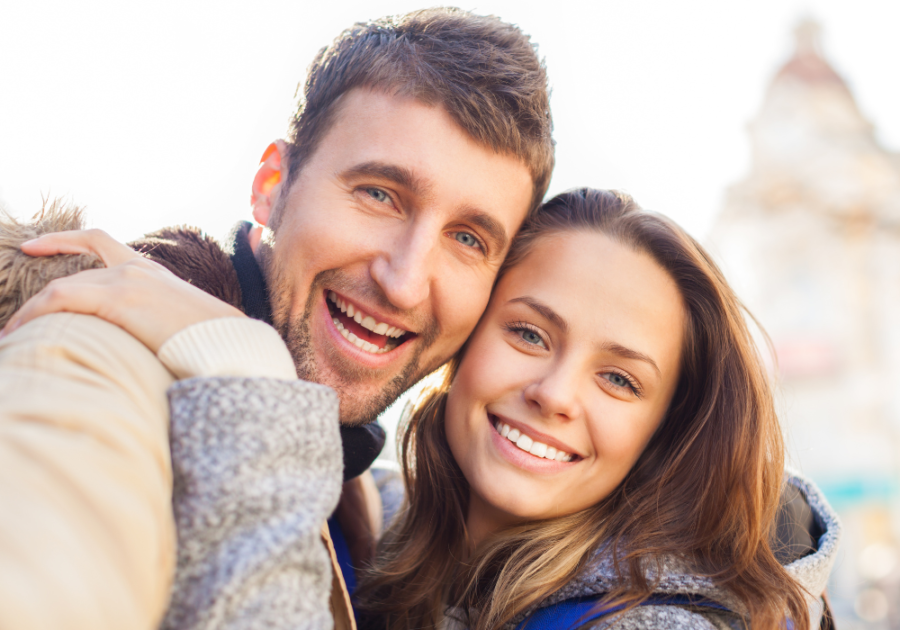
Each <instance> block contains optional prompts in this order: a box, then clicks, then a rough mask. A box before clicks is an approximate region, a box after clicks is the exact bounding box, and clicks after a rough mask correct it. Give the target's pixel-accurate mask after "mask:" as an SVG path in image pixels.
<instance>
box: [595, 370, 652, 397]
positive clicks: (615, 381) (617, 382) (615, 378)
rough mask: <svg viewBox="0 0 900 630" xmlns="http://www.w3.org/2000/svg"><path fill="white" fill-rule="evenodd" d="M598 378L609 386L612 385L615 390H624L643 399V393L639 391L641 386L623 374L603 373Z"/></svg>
mask: <svg viewBox="0 0 900 630" xmlns="http://www.w3.org/2000/svg"><path fill="white" fill-rule="evenodd" d="M600 376H601V377H602V378H605V379H606V380H607V381H609V383H610V385H612V386H613V387H615V388H616V389H625V390H628V391H629V392H631V393H632V394H634V395H635V396H637V397H638V398H643V391H642V390H641V386H640V385H638V384H637V382H635V381H633V380H631V379H630V378H628V377H627V376H625V375H624V374H619V373H618V372H604V373H603V374H601V375H600Z"/></svg>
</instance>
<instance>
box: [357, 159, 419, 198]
mask: <svg viewBox="0 0 900 630" xmlns="http://www.w3.org/2000/svg"><path fill="white" fill-rule="evenodd" d="M358 177H375V178H378V179H384V180H387V181H390V182H394V183H395V184H397V185H399V186H402V187H404V188H406V189H407V190H409V191H410V192H411V193H413V194H414V195H420V196H421V195H425V194H427V193H428V192H429V190H430V189H431V185H430V184H428V183H427V182H425V181H423V180H422V178H421V177H417V176H416V175H415V173H413V172H412V171H411V170H410V169H408V168H406V167H405V166H398V165H396V164H389V163H387V162H377V161H373V162H363V163H362V164H356V165H355V166H351V167H350V168H348V169H347V170H345V171H344V172H342V173H341V178H343V179H354V178H358Z"/></svg>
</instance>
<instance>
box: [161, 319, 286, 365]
mask: <svg viewBox="0 0 900 630" xmlns="http://www.w3.org/2000/svg"><path fill="white" fill-rule="evenodd" d="M157 356H158V357H159V360H160V361H162V363H163V365H165V366H166V368H168V369H169V371H170V372H172V373H173V374H174V375H175V376H176V378H178V379H185V378H192V377H196V376H201V377H212V376H239V377H268V378H277V379H284V380H294V379H296V378H297V371H296V368H295V367H294V361H293V359H292V358H291V354H290V352H288V349H287V347H286V346H285V345H284V341H282V339H281V336H279V334H278V333H277V332H276V331H275V329H274V328H272V327H271V326H269V325H268V324H266V323H264V322H261V321H259V320H256V319H250V318H249V317H221V318H218V319H210V320H207V321H205V322H200V323H199V324H194V325H192V326H188V327H187V328H185V329H184V330H182V331H180V332H178V333H176V334H175V335H173V336H172V337H170V338H169V339H168V340H167V341H166V342H165V343H164V344H163V345H162V347H161V348H160V349H159V352H158V353H157Z"/></svg>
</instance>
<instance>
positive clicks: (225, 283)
mask: <svg viewBox="0 0 900 630" xmlns="http://www.w3.org/2000/svg"><path fill="white" fill-rule="evenodd" d="M128 245H129V246H130V247H131V248H132V249H134V250H135V251H138V252H140V253H141V254H143V255H144V256H146V257H147V258H149V259H150V260H152V261H154V262H157V263H159V264H161V265H162V266H163V267H165V268H166V269H168V270H169V271H171V272H172V273H174V274H175V275H176V276H178V277H179V278H181V279H182V280H185V281H187V282H190V283H191V284H193V285H194V286H196V287H197V288H199V289H203V290H204V291H206V292H207V293H209V294H210V295H212V296H214V297H217V298H219V299H220V300H222V301H223V302H227V303H228V304H230V305H231V306H234V307H235V308H238V309H240V308H241V287H240V283H239V281H238V276H237V272H236V271H235V269H234V265H233V264H232V262H231V256H230V255H229V254H228V252H227V251H226V250H225V248H223V247H222V245H221V244H220V243H219V242H218V241H217V240H216V239H214V238H213V237H211V236H210V235H208V234H206V233H205V232H203V231H202V230H200V229H199V228H196V227H189V226H176V227H168V228H163V229H161V230H158V231H156V232H152V233H150V234H147V235H145V236H144V237H143V238H141V239H138V240H136V241H133V242H131V243H129V244H128Z"/></svg>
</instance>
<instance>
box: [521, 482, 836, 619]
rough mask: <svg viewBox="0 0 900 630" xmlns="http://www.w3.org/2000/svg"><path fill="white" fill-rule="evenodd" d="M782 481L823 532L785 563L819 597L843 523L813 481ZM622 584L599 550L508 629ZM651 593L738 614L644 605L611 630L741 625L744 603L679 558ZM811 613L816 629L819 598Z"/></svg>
mask: <svg viewBox="0 0 900 630" xmlns="http://www.w3.org/2000/svg"><path fill="white" fill-rule="evenodd" d="M785 480H786V482H787V484H788V485H789V486H793V487H794V488H796V489H797V490H798V491H799V492H800V493H801V494H802V495H803V496H804V497H805V498H806V501H807V502H808V503H809V506H810V508H811V509H812V512H813V518H814V519H815V521H816V524H817V525H818V526H819V527H820V529H821V531H822V532H823V534H822V535H821V536H820V537H819V539H818V544H817V546H816V550H815V551H814V552H812V553H810V554H809V555H806V556H804V557H802V558H800V559H798V560H794V561H793V562H791V563H789V564H787V565H786V569H787V571H788V573H790V574H791V575H792V576H793V577H794V578H795V579H796V580H797V581H798V582H799V583H800V584H801V585H802V586H803V587H804V588H805V589H806V590H807V591H809V592H810V593H812V594H814V595H815V596H818V595H819V594H821V593H822V592H823V591H824V590H825V585H826V583H827V582H828V576H829V574H830V573H831V568H832V566H833V565H834V561H835V557H836V554H837V548H838V543H839V542H840V538H841V524H840V521H839V520H838V517H837V514H836V513H835V512H834V510H833V509H832V508H831V506H830V505H828V502H827V501H826V500H825V496H824V495H823V494H822V492H821V491H820V490H819V489H818V488H817V487H816V485H815V484H814V483H813V482H812V481H811V480H809V479H807V478H805V477H803V476H802V475H800V474H799V473H796V472H794V471H788V472H786V473H785ZM620 583H621V578H619V577H617V575H616V572H615V570H614V568H613V565H612V559H611V556H610V554H609V552H608V551H601V552H599V553H598V554H597V557H596V559H595V560H594V561H593V562H592V564H591V565H589V567H588V569H587V570H586V571H585V572H583V573H582V575H581V576H579V577H578V578H576V579H575V580H573V581H572V582H571V583H569V584H568V585H566V586H565V587H564V588H562V589H561V590H559V591H557V592H556V593H554V594H553V595H552V596H551V597H548V598H547V599H545V600H544V601H543V602H541V603H540V605H538V606H536V607H534V608H533V609H531V610H530V611H528V613H526V614H523V615H521V616H519V617H518V618H517V619H516V620H514V622H513V623H511V624H510V625H509V626H508V627H509V628H514V627H515V626H516V625H518V623H519V622H521V620H522V619H524V618H525V617H526V616H527V615H530V614H531V613H532V612H534V610H537V609H539V608H544V607H546V606H549V605H551V604H555V603H557V602H560V601H564V600H567V599H572V598H576V597H585V596H590V595H597V596H600V595H602V594H604V593H606V592H609V590H610V589H612V588H613V587H615V586H617V585H619V584H620ZM655 592H656V593H658V594H660V595H694V596H702V597H705V598H708V599H711V600H713V601H715V602H717V603H719V604H721V605H723V606H725V607H726V608H728V609H729V610H732V611H734V612H735V613H738V614H728V613H718V612H703V613H699V612H695V611H692V610H688V609H686V608H682V607H677V606H642V607H639V608H637V609H634V610H632V611H629V612H628V613H626V614H624V615H620V616H618V617H617V618H616V619H615V621H614V627H616V628H622V629H623V630H625V629H630V628H731V627H743V626H742V624H741V620H740V617H739V614H742V613H744V612H745V611H746V609H745V607H744V606H743V604H742V603H741V602H740V601H738V600H737V599H736V598H735V597H734V596H733V595H732V594H731V593H729V592H728V591H726V590H724V589H722V588H719V587H717V586H716V585H715V584H714V583H713V581H712V580H711V579H709V578H707V577H704V576H699V575H696V574H694V573H692V572H691V570H690V569H689V567H688V566H687V564H686V563H685V562H683V561H681V560H678V559H674V558H670V559H666V560H665V561H664V562H663V564H662V577H661V578H660V580H659V583H658V585H657V588H656V590H655ZM810 613H811V617H812V621H813V627H818V621H819V618H820V617H821V614H822V606H821V600H819V599H818V597H816V599H815V600H810ZM596 623H597V627H604V622H596ZM798 630H799V629H798Z"/></svg>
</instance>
